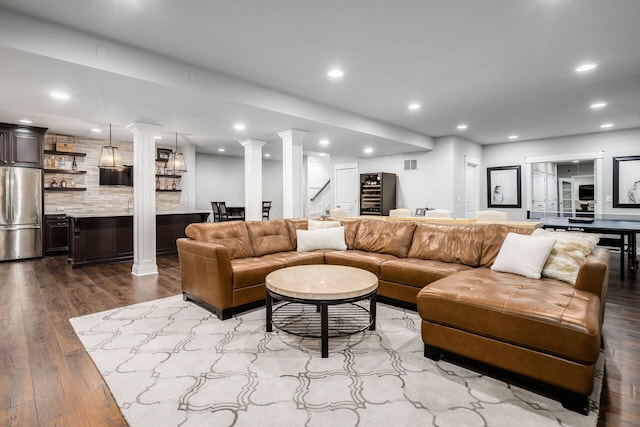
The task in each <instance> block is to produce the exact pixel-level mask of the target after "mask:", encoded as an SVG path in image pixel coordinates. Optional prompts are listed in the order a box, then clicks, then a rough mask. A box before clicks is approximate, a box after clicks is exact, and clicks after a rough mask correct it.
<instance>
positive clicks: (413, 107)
mask: <svg viewBox="0 0 640 427" xmlns="http://www.w3.org/2000/svg"><path fill="white" fill-rule="evenodd" d="M407 108H408V109H409V110H419V109H421V108H422V105H420V104H418V103H417V102H412V103H411V104H409V106H408V107H407Z"/></svg>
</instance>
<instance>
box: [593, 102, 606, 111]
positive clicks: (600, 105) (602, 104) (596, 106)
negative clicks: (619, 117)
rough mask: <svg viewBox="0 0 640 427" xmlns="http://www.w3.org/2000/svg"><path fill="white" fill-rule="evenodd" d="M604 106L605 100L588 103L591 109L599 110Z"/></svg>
mask: <svg viewBox="0 0 640 427" xmlns="http://www.w3.org/2000/svg"><path fill="white" fill-rule="evenodd" d="M606 106H607V103H606V102H594V103H593V104H591V105H589V108H591V109H593V110H599V109H600V108H604V107H606Z"/></svg>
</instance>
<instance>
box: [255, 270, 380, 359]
mask: <svg viewBox="0 0 640 427" xmlns="http://www.w3.org/2000/svg"><path fill="white" fill-rule="evenodd" d="M265 284H266V287H267V301H266V305H267V319H266V321H267V325H266V326H267V332H272V331H273V329H272V328H273V326H276V327H277V328H278V329H281V330H283V331H285V332H288V333H293V334H296V335H301V336H306V337H318V333H317V332H314V331H313V328H307V327H303V328H302V329H301V330H299V331H296V330H295V329H294V328H292V327H291V325H292V324H295V323H296V321H297V320H298V321H299V320H300V316H301V312H300V310H298V312H297V313H296V314H291V315H286V316H285V317H286V320H285V321H282V322H279V323H274V321H273V317H274V314H276V312H277V311H283V312H285V311H286V308H287V306H288V305H289V304H291V303H298V304H311V305H315V306H316V307H317V309H318V310H319V311H320V333H319V338H321V349H322V351H321V353H322V357H329V306H330V305H338V304H352V303H354V302H356V301H362V300H365V299H370V303H369V310H367V309H366V308H365V307H363V306H361V305H357V304H352V305H353V310H352V311H351V312H350V313H351V314H348V316H358V313H360V315H362V314H365V315H367V322H366V323H365V324H364V326H362V327H358V328H355V329H347V330H344V329H343V330H338V331H337V332H336V334H335V336H337V335H351V334H355V333H357V332H361V331H363V330H365V329H369V330H371V331H375V329H376V293H377V291H378V278H377V277H376V275H375V274H373V273H370V272H368V271H366V270H362V269H360V268H355V267H347V266H342V265H325V264H319V265H298V266H294V267H286V268H283V269H280V270H276V271H274V272H272V273H269V274H268V275H267V277H266V279H265ZM274 299H275V300H283V301H287V302H286V303H285V304H282V305H279V306H277V307H276V308H275V309H274V308H273V301H274ZM340 315H341V313H340V312H339V311H336V316H340ZM302 316H304V314H302ZM339 320H340V319H339ZM343 323H344V322H343ZM332 336H334V335H332Z"/></svg>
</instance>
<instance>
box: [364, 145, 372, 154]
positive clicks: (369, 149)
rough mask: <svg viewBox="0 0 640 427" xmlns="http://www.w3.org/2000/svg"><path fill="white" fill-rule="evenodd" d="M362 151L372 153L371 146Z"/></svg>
mask: <svg viewBox="0 0 640 427" xmlns="http://www.w3.org/2000/svg"><path fill="white" fill-rule="evenodd" d="M363 151H364V153H365V154H371V153H373V148H371V147H367V148H365V149H364V150H363Z"/></svg>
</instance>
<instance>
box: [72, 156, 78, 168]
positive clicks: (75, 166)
mask: <svg viewBox="0 0 640 427" xmlns="http://www.w3.org/2000/svg"><path fill="white" fill-rule="evenodd" d="M71 170H74V171H77V170H78V163H77V162H76V156H73V162H71Z"/></svg>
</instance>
